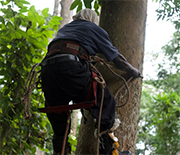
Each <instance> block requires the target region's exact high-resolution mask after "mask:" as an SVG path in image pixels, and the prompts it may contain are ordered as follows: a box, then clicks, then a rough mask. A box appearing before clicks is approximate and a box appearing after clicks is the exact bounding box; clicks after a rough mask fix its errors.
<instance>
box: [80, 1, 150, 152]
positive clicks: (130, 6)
mask: <svg viewBox="0 0 180 155" xmlns="http://www.w3.org/2000/svg"><path fill="white" fill-rule="evenodd" d="M146 9H147V1H146V0H138V1H124V0H116V1H102V10H101V16H100V26H101V27H102V28H104V29H105V30H106V31H107V32H108V33H109V36H110V39H111V41H112V43H113V45H114V46H116V47H117V48H118V50H119V52H120V53H121V54H123V55H124V56H125V57H126V59H127V60H128V61H129V62H130V63H131V64H132V65H133V66H134V67H136V68H138V69H139V70H140V72H142V69H143V67H142V66H143V57H144V36H145V22H146ZM99 69H100V70H101V72H102V74H103V76H104V78H105V80H106V83H107V85H108V87H109V88H110V90H111V92H112V93H113V94H114V95H115V94H116V93H117V90H118V89H119V87H121V86H122V85H123V83H122V81H120V80H119V79H117V78H116V77H115V76H114V75H113V74H111V73H110V72H109V71H108V70H107V69H106V68H105V67H99ZM117 72H118V71H117ZM124 77H125V78H126V80H128V79H127V78H128V76H126V75H125V76H124ZM141 84H142V80H141V79H136V80H135V81H133V82H130V83H129V90H130V96H129V102H128V103H127V104H126V105H125V106H124V107H122V108H119V109H117V111H116V112H117V114H116V117H118V118H119V119H120V120H121V124H120V126H119V128H118V129H117V131H116V136H117V137H118V139H119V144H120V151H123V150H130V151H131V152H132V153H133V154H134V153H135V145H136V140H137V130H138V119H139V110H140V98H141ZM118 95H119V96H120V95H121V94H118ZM120 103H121V101H120V100H118V104H120ZM87 118H88V123H87V124H86V125H84V123H83V121H82V124H81V127H80V134H79V138H78V145H77V154H84V153H86V154H93V153H95V152H96V143H95V139H94V136H93V131H94V127H93V125H92V124H93V121H92V120H93V119H92V118H91V117H90V116H89V114H88V113H87ZM90 134H91V135H92V136H89V135H90ZM87 135H88V136H87Z"/></svg>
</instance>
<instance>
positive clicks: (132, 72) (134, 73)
mask: <svg viewBox="0 0 180 155" xmlns="http://www.w3.org/2000/svg"><path fill="white" fill-rule="evenodd" d="M130 75H131V76H133V77H134V78H138V77H141V73H140V72H139V70H138V69H136V68H134V67H132V70H131V72H130Z"/></svg>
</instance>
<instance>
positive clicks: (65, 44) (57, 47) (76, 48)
mask: <svg viewBox="0 0 180 155" xmlns="http://www.w3.org/2000/svg"><path fill="white" fill-rule="evenodd" d="M66 48H67V49H69V50H71V51H72V52H73V53H74V54H76V55H80V56H82V57H83V58H85V59H87V58H88V55H89V54H88V52H87V51H86V50H85V49H84V48H83V47H81V46H80V45H79V44H77V43H75V42H72V41H63V40H58V41H55V42H54V43H52V45H51V46H50V48H49V49H48V53H47V55H48V56H50V55H54V54H56V53H61V52H62V50H63V49H66Z"/></svg>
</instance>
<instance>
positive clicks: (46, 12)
mask: <svg viewBox="0 0 180 155" xmlns="http://www.w3.org/2000/svg"><path fill="white" fill-rule="evenodd" d="M48 12H49V8H45V9H43V10H42V14H43V16H44V17H48Z"/></svg>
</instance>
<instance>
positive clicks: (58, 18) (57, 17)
mask: <svg viewBox="0 0 180 155" xmlns="http://www.w3.org/2000/svg"><path fill="white" fill-rule="evenodd" d="M53 19H56V20H59V21H61V20H63V18H62V17H59V16H53Z"/></svg>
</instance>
